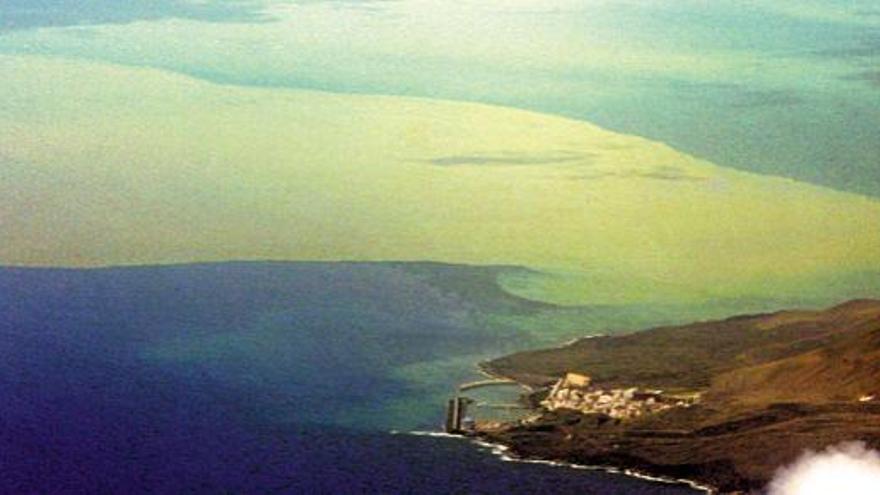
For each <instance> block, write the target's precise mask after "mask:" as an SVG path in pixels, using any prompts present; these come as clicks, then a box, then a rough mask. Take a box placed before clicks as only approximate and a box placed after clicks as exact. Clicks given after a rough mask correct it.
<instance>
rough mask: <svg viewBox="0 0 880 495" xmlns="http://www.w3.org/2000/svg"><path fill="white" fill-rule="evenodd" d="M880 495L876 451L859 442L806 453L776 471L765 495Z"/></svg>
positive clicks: (879, 457) (879, 476) (879, 461)
mask: <svg viewBox="0 0 880 495" xmlns="http://www.w3.org/2000/svg"><path fill="white" fill-rule="evenodd" d="M878 492H880V452H877V451H876V450H871V449H869V448H867V446H866V445H865V444H864V443H863V442H849V443H843V444H840V445H837V446H834V447H829V448H828V449H826V450H824V451H822V452H820V453H816V452H807V453H806V454H804V455H803V456H801V458H800V459H798V460H797V461H795V462H794V464H791V465H789V466H786V467H784V468H782V469H780V470H779V471H778V472H777V473H776V476H775V477H774V479H773V481H772V482H771V483H770V485H769V487H768V495H828V494H831V493H840V494H844V493H845V494H847V495H875V494H877V493H878Z"/></svg>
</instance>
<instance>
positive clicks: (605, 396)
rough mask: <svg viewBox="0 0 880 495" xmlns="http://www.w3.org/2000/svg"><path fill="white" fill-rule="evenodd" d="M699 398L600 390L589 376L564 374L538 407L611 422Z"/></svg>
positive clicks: (633, 390)
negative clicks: (597, 416)
mask: <svg viewBox="0 0 880 495" xmlns="http://www.w3.org/2000/svg"><path fill="white" fill-rule="evenodd" d="M698 400H699V395H696V394H692V395H687V396H670V395H665V394H664V393H663V391H662V390H641V389H638V388H627V389H621V388H618V389H607V390H606V389H601V388H598V387H595V386H593V384H592V379H591V378H590V377H589V376H586V375H582V374H579V373H567V374H566V375H565V377H563V378H561V379H560V380H559V381H557V382H556V384H554V385H553V388H551V389H550V393H549V394H548V395H547V398H546V399H544V400H543V401H541V406H542V407H544V408H545V409H547V410H549V411H555V410H557V409H568V410H574V411H579V412H581V413H583V414H604V415H606V416H609V417H611V418H614V419H621V420H625V419H633V418H637V417H639V416H643V415H646V414H656V413H659V412H661V411H665V410H667V409H671V408H673V407H690V406H691V405H693V404H694V403H696V402H697V401H698Z"/></svg>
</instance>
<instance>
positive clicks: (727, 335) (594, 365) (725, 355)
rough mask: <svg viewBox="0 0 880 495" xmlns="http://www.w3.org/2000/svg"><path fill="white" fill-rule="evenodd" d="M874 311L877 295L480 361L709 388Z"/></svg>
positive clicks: (862, 324) (863, 324) (866, 320)
mask: <svg viewBox="0 0 880 495" xmlns="http://www.w3.org/2000/svg"><path fill="white" fill-rule="evenodd" d="M878 318H880V301H869V300H863V301H853V302H850V303H846V304H843V305H840V306H837V307H834V308H830V309H828V310H825V311H782V312H778V313H772V314H765V315H751V316H738V317H733V318H729V319H725V320H721V321H710V322H702V323H694V324H689V325H682V326H669V327H661V328H655V329H652V330H647V331H641V332H635V333H631V334H627V335H617V336H604V337H593V338H586V339H581V340H578V341H576V342H574V343H572V344H570V345H567V346H564V347H561V348H557V349H544V350H537V351H525V352H522V353H518V354H513V355H510V356H505V357H502V358H499V359H496V360H493V361H491V362H489V363H485V364H484V366H485V367H486V368H487V369H489V370H491V371H492V372H494V373H498V374H501V375H505V376H510V377H513V378H516V379H517V380H521V381H524V382H526V383H530V384H533V385H539V384H543V383H546V382H549V381H553V380H555V379H557V378H558V377H560V376H562V375H563V374H565V373H566V372H567V371H576V372H580V373H585V374H588V375H590V376H592V377H593V378H594V380H596V381H597V382H599V383H602V384H606V385H633V386H635V385H638V386H644V387H660V388H669V387H676V388H708V387H709V385H710V383H711V381H712V379H713V377H714V376H715V375H717V374H719V373H721V372H725V371H729V370H732V369H736V368H741V367H744V366H750V365H758V364H762V363H767V362H770V361H775V360H778V359H782V358H786V357H790V356H794V355H798V354H802V353H805V352H807V351H811V350H815V349H819V348H821V347H823V346H825V345H827V344H828V343H829V342H831V341H832V340H833V339H834V338H835V337H836V336H837V335H840V334H845V333H846V334H849V333H852V332H857V331H861V330H862V329H865V328H873V326H876V325H877V321H878Z"/></svg>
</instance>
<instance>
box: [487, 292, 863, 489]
mask: <svg viewBox="0 0 880 495" xmlns="http://www.w3.org/2000/svg"><path fill="white" fill-rule="evenodd" d="M677 345H680V346H682V347H681V348H682V349H687V350H688V351H693V352H694V354H693V355H694V356H696V357H693V358H688V354H685V353H682V352H681V350H680V349H679V348H678V347H677ZM878 357H880V301H870V300H860V301H852V302H849V303H846V304H843V305H840V306H836V307H834V308H830V309H828V310H825V311H786V312H780V313H774V314H768V315H758V316H746V317H738V318H731V319H728V320H724V321H719V322H708V323H700V324H695V325H688V326H682V327H667V328H659V329H654V330H648V331H645V332H641V333H636V334H632V335H628V336H622V337H608V338H601V339H589V340H582V341H580V342H578V343H576V344H574V345H571V346H568V347H565V348H562V349H556V350H545V351H540V352H526V353H521V354H517V355H513V356H509V357H507V358H503V359H500V360H496V361H492V362H491V363H488V364H487V365H486V366H487V367H488V368H489V369H491V370H493V371H494V372H496V373H500V374H504V375H507V376H514V377H517V378H518V379H521V380H525V381H530V382H531V383H535V382H539V381H540V379H541V377H544V378H545V379H549V378H551V377H554V376H559V371H560V370H563V369H569V370H577V371H581V372H586V373H592V375H593V376H594V377H595V378H596V379H597V380H598V382H599V383H600V384H614V385H620V386H629V385H632V386H647V387H660V388H664V387H681V388H688V389H699V390H701V391H702V392H703V399H702V401H701V402H700V403H699V404H697V405H695V406H692V407H689V408H674V409H671V410H668V411H666V412H663V413H660V414H656V415H652V416H644V417H641V418H638V419H635V420H632V421H625V422H615V421H607V420H603V419H602V418H601V417H595V416H584V415H581V414H578V413H574V412H565V411H563V412H561V413H545V414H544V415H543V416H542V417H541V418H540V419H538V420H537V421H535V422H533V423H530V424H521V425H519V424H517V425H511V426H509V427H508V428H506V429H504V430H502V431H498V432H489V433H487V436H489V437H490V438H492V439H493V440H496V441H500V442H504V443H507V444H509V445H511V447H512V449H513V451H514V452H515V453H517V454H519V455H522V456H526V457H541V458H553V459H564V460H567V461H571V462H579V463H585V464H599V465H611V466H619V467H620V466H622V467H627V468H633V469H639V470H642V471H645V472H649V473H652V474H656V475H664V476H671V477H678V478H687V479H692V480H697V481H700V482H703V483H707V484H709V485H711V486H714V487H716V488H718V489H719V490H720V491H721V492H723V493H728V492H730V493H732V492H735V491H747V490H755V489H760V488H763V487H764V485H765V484H766V483H767V482H768V481H769V480H770V478H771V477H772V476H773V474H774V472H775V471H776V469H778V468H779V467H781V466H784V465H786V464H788V463H790V462H792V461H793V460H795V459H796V458H797V457H798V456H799V455H801V453H803V452H804V451H805V450H807V449H811V450H820V449H822V448H825V447H827V446H829V445H833V444H837V443H839V442H843V441H853V440H861V441H864V442H866V443H867V444H868V445H869V446H871V447H873V448H877V447H880V403H878V402H877V400H876V397H872V396H875V395H876V394H877V392H878V391H880V387H878V384H880V366H878V365H877V362H878Z"/></svg>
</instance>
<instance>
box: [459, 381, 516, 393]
mask: <svg viewBox="0 0 880 495" xmlns="http://www.w3.org/2000/svg"><path fill="white" fill-rule="evenodd" d="M495 385H520V383H519V382H517V381H515V380H511V379H509V378H491V379H487V380H478V381H475V382H468V383H462V384H461V385H459V386H458V391H459V392H464V391H465V390H471V389H475V388H480V387H491V386H495Z"/></svg>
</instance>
